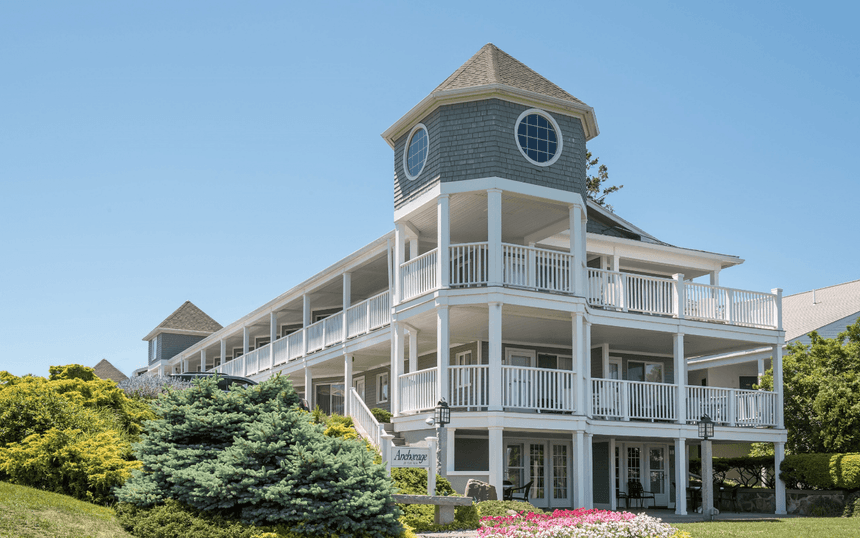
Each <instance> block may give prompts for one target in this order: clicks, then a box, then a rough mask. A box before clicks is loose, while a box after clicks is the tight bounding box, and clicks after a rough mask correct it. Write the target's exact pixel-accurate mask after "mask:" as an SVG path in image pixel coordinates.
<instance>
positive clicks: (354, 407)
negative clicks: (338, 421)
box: [346, 387, 383, 448]
mask: <svg viewBox="0 0 860 538" xmlns="http://www.w3.org/2000/svg"><path fill="white" fill-rule="evenodd" d="M346 397H347V398H348V399H349V415H350V416H351V417H352V420H353V422H354V423H355V427H356V429H357V430H358V432H359V433H360V434H361V435H362V436H363V437H364V438H365V439H367V440H368V441H369V442H370V444H372V445H373V446H374V447H376V448H379V447H380V442H381V435H382V432H383V428H382V425H380V424H379V422H377V420H376V417H374V416H373V413H371V412H370V409H368V408H367V404H365V403H364V400H362V399H361V396H359V394H358V392H357V391H356V390H355V387H350V389H349V392H347V395H346Z"/></svg>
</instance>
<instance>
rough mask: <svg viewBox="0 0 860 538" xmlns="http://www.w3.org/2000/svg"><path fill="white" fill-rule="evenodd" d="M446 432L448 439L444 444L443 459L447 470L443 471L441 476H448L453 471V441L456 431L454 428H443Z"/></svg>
mask: <svg viewBox="0 0 860 538" xmlns="http://www.w3.org/2000/svg"><path fill="white" fill-rule="evenodd" d="M445 429H446V430H448V439H447V442H446V443H445V453H446V455H447V457H446V458H445V462H446V466H447V469H443V471H444V473H443V474H442V476H445V477H447V476H450V475H451V472H452V471H453V470H454V454H455V452H454V443H455V441H454V439H455V438H456V437H457V429H456V428H445Z"/></svg>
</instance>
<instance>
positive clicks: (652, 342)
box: [591, 325, 755, 359]
mask: <svg viewBox="0 0 860 538" xmlns="http://www.w3.org/2000/svg"><path fill="white" fill-rule="evenodd" d="M672 338H673V334H672V333H665V332H655V331H646V330H643V329H629V328H624V327H613V326H608V325H593V326H592V327H591V345H592V346H598V345H602V344H609V350H610V353H611V352H612V350H619V351H627V352H633V353H635V352H640V353H657V354H661V355H672V354H673V353H674V351H673V349H674V348H673V343H672ZM751 346H755V344H751V343H750V342H749V341H744V340H733V339H728V338H712V337H707V336H697V335H689V334H687V335H684V356H685V357H687V358H688V359H691V358H694V357H699V356H703V355H716V354H720V353H729V352H731V351H740V350H744V349H749V348H750V347H751Z"/></svg>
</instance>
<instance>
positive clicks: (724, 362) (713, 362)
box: [687, 348, 773, 372]
mask: <svg viewBox="0 0 860 538" xmlns="http://www.w3.org/2000/svg"><path fill="white" fill-rule="evenodd" d="M772 357H773V350H772V349H771V348H757V349H749V350H747V351H739V352H737V353H726V354H724V355H709V356H707V357H697V358H695V359H690V360H688V361H687V370H688V371H691V372H692V371H695V370H706V369H708V368H719V367H722V366H734V365H736V364H745V363H749V362H756V361H758V360H759V359H765V360H770V359H771V358H772Z"/></svg>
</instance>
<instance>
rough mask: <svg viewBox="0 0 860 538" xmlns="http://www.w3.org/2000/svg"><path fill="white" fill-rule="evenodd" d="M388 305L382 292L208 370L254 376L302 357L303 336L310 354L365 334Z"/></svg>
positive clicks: (387, 313)
mask: <svg viewBox="0 0 860 538" xmlns="http://www.w3.org/2000/svg"><path fill="white" fill-rule="evenodd" d="M390 304H391V303H390V301H389V293H388V292H387V291H385V292H383V293H380V294H379V295H375V296H373V297H371V298H370V299H367V300H366V301H362V302H360V303H358V304H356V305H355V306H352V307H350V308H349V309H347V311H346V316H344V312H343V311H340V312H338V313H337V314H333V315H331V316H329V317H327V318H325V319H321V320H320V321H318V322H316V323H313V324H311V325H308V326H307V327H304V328H302V329H300V330H298V331H296V332H294V333H292V334H289V335H287V336H284V337H282V338H279V339H278V340H276V341H275V342H274V344H267V345H265V346H261V347H259V348H257V349H255V350H253V351H249V352H248V353H247V354H246V355H243V356H241V357H238V358H236V359H233V360H231V361H227V362H226V363H224V364H222V365H220V366H218V367H216V368H213V369H211V370H210V371H216V372H220V373H222V374H226V375H238V376H249V375H254V374H258V373H260V372H262V371H264V370H267V369H270V368H272V367H273V366H279V365H281V364H284V363H286V362H289V361H293V360H296V359H299V358H301V357H303V356H305V353H306V350H305V339H307V354H310V353H315V352H317V351H320V350H323V349H325V348H327V347H330V346H333V345H335V344H340V343H342V342H343V341H344V340H346V339H349V338H355V337H357V336H361V335H363V334H367V333H369V332H371V331H375V330H376V329H379V328H380V327H384V326H385V325H388V324H389V323H390V322H391V308H390ZM344 320H346V327H344ZM345 334H346V338H344V335H345Z"/></svg>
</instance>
